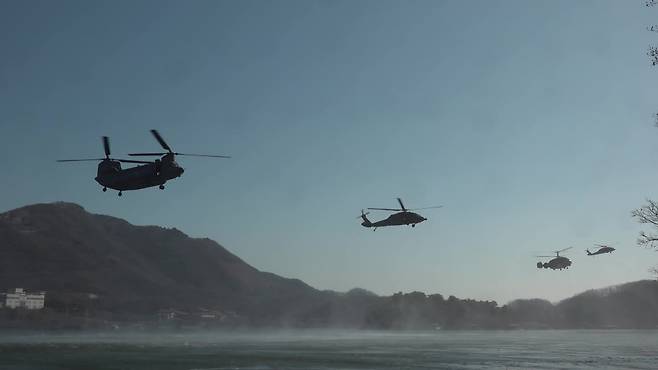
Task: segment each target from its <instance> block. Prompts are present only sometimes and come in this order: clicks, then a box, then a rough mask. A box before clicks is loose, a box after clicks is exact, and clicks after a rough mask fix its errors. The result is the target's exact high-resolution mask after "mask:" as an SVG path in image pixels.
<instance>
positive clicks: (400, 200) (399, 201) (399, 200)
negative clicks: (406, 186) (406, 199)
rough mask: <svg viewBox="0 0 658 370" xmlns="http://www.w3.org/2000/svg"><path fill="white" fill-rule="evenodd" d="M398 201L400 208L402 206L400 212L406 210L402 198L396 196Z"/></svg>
mask: <svg viewBox="0 0 658 370" xmlns="http://www.w3.org/2000/svg"><path fill="white" fill-rule="evenodd" d="M398 203H400V208H402V212H407V209H406V208H404V204H402V199H400V198H398Z"/></svg>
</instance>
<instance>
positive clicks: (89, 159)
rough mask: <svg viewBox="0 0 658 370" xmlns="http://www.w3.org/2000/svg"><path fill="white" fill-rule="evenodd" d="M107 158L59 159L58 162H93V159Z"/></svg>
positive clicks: (101, 159)
mask: <svg viewBox="0 0 658 370" xmlns="http://www.w3.org/2000/svg"><path fill="white" fill-rule="evenodd" d="M105 159H106V158H85V159H58V160H56V162H91V161H103V160H105Z"/></svg>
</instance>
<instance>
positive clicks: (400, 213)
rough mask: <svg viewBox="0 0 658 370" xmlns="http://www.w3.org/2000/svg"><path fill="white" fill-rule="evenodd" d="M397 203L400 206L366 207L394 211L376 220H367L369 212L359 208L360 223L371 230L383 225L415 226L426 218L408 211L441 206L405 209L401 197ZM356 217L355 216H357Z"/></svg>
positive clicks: (374, 209)
mask: <svg viewBox="0 0 658 370" xmlns="http://www.w3.org/2000/svg"><path fill="white" fill-rule="evenodd" d="M397 199H398V203H400V208H368V209H369V210H373V211H392V212H396V213H394V214H392V215H390V216H388V218H386V219H384V220H381V221H377V222H370V220H368V217H366V216H367V215H368V214H370V212H365V213H364V211H363V210H361V216H359V217H360V218H361V219H362V220H363V222H362V223H361V225H362V226H363V227H372V228H373V231H375V230H377V228H378V227H384V226H398V225H411V227H416V224H419V223H421V222H423V221H427V219H426V218H425V217H423V216H421V215H419V214H418V213H415V212H410V211H418V210H421V209H431V208H441V207H443V206H434V207H424V208H415V209H407V208H405V206H404V204H403V203H402V199H400V198H397ZM359 217H357V218H359Z"/></svg>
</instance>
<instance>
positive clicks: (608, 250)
mask: <svg viewBox="0 0 658 370" xmlns="http://www.w3.org/2000/svg"><path fill="white" fill-rule="evenodd" d="M594 245H595V246H596V247H597V248H599V250H597V251H596V252H594V253H592V252H590V251H589V249H585V251H586V252H587V255H588V256H596V255H597V254H605V253H612V252H614V251H615V250H616V249H615V248H613V247H609V246H607V245H602V244H594Z"/></svg>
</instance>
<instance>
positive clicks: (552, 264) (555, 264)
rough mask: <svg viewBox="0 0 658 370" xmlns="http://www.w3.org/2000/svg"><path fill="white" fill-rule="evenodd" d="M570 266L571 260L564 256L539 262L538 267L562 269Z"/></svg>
mask: <svg viewBox="0 0 658 370" xmlns="http://www.w3.org/2000/svg"><path fill="white" fill-rule="evenodd" d="M569 266H571V260H570V259H568V258H567V257H563V256H559V257H555V258H553V259H552V260H550V261H548V262H545V263H541V262H537V268H545V269H553V270H562V269H567V268H569Z"/></svg>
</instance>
